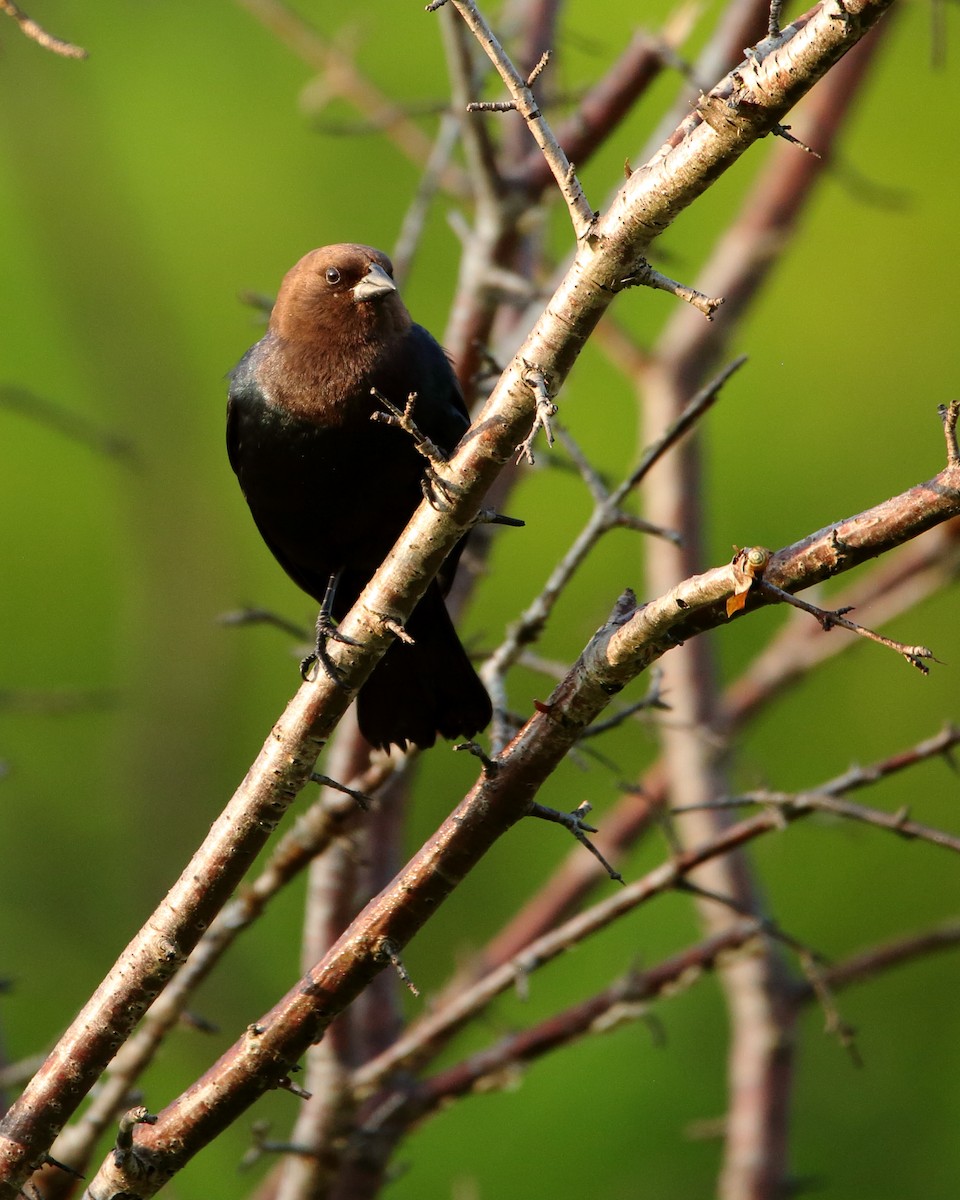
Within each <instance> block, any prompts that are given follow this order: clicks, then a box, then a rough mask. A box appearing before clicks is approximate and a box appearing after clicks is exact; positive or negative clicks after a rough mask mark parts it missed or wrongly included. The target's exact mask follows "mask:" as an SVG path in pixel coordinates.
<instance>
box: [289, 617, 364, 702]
mask: <svg viewBox="0 0 960 1200" xmlns="http://www.w3.org/2000/svg"><path fill="white" fill-rule="evenodd" d="M327 642H339V643H340V644H341V645H342V646H359V645H360V643H359V642H358V641H357V640H356V638H352V637H348V636H347V634H345V633H341V631H340V629H339V627H338V626H337V624H336V622H335V621H334V619H333V617H331V616H330V614H329V613H327V612H324V611H322V610H321V612H320V615H319V616H318V617H317V641H316V645H315V646H314V648H313V650H312V652H311V653H310V654H308V655H307V656H306V658H304V659H302V660H301V662H300V676H301V678H302V679H304V680H307V681H308V682H312V681H313V680H315V679H316V678H317V671H318V669H319V668H320V667H322V668H323V670H324V672H325V673H326V675H327V678H328V679H330V680H331V681H332V682H333V683H335V684H336V685H337V687H343V686H344V682H343V676H342V675H341V674H340V671H339V669H338V668H337V666H336V664H335V663H334V661H333V659H332V658H331V657H330V655H329V654H328V653H327Z"/></svg>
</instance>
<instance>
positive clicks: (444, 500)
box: [420, 466, 463, 513]
mask: <svg viewBox="0 0 960 1200" xmlns="http://www.w3.org/2000/svg"><path fill="white" fill-rule="evenodd" d="M420 490H421V491H422V492H423V495H424V499H425V500H426V501H427V503H428V504H429V505H430V507H431V508H434V509H436V511H437V512H439V513H449V512H450V511H452V509H453V506H454V504H455V502H456V500H457V499H458V498H459V497H460V496H462V495H463V488H462V487H461V486H460V485H459V484H458V483H454V482H453V481H452V480H450V479H444V478H443V476H442V475H441V474H440V473H439V472H438V471H436V470H435V469H434V468H433V467H432V466H428V467H427V468H426V469H425V470H424V472H423V478H422V479H421V480H420Z"/></svg>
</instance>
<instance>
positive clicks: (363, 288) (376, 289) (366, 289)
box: [353, 262, 397, 300]
mask: <svg viewBox="0 0 960 1200" xmlns="http://www.w3.org/2000/svg"><path fill="white" fill-rule="evenodd" d="M396 290H397V285H396V284H395V283H394V282H393V280H392V279H391V278H390V276H389V275H388V274H387V273H386V271H385V270H384V269H383V267H381V266H380V264H379V263H375V262H372V263H371V264H370V269H369V270H368V271H367V273H366V275H364V277H363V278H362V279H361V280H360V282H359V283H358V284H357V285H356V287H355V288H354V289H353V298H354V300H375V299H376V298H377V297H378V296H386V295H387V294H388V292H395V291H396Z"/></svg>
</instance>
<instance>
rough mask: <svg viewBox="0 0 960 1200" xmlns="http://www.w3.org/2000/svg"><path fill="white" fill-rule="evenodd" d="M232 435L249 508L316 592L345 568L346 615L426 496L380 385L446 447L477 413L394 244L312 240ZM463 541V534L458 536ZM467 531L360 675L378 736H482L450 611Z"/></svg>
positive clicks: (360, 707) (472, 680)
mask: <svg viewBox="0 0 960 1200" xmlns="http://www.w3.org/2000/svg"><path fill="white" fill-rule="evenodd" d="M230 378H231V385H230V397H229V401H228V405H227V450H228V453H229V456H230V462H231V465H232V466H233V469H234V471H235V472H236V473H237V477H238V479H239V481H240V486H241V488H242V489H243V494H244V496H245V497H246V499H247V503H248V504H249V506H250V511H251V512H252V514H253V518H254V520H255V521H256V523H257V527H258V529H259V530H260V533H261V535H262V536H263V539H264V541H265V542H266V544H267V546H268V547H269V548H270V550H271V551H272V552H273V554H274V556H275V557H276V559H277V561H278V562H279V563H280V565H281V566H282V567H283V568H284V570H285V571H286V572H287V574H288V575H289V576H290V577H291V579H293V580H294V582H295V583H297V584H298V585H299V586H300V587H301V588H302V589H303V590H304V591H305V592H308V593H309V594H310V595H311V596H313V597H314V599H316V600H317V601H321V602H322V600H323V597H324V593H325V591H326V589H327V584H328V581H329V580H330V578H331V576H335V575H336V576H339V578H338V581H337V587H336V593H335V597H334V600H333V608H332V613H333V616H334V617H335V618H336V619H338V620H339V619H341V618H342V617H343V616H344V614H345V613H346V612H347V611H348V610H349V608H350V607H351V605H352V604H353V603H354V601H355V600H356V598H357V596H358V595H359V594H360V592H361V590H362V589H363V587H364V586H365V585H366V583H367V582H368V581H369V579H370V577H371V576H372V575H373V573H374V571H375V570H376V569H377V567H378V566H379V565H380V563H381V562H382V561H383V559H384V558H385V557H386V554H387V552H388V551H389V550H390V548H391V547H392V546H393V544H394V542H395V541H396V540H397V537H398V536H399V534H400V532H401V531H402V529H403V528H404V526H405V525H406V523H407V521H408V520H409V518H410V516H411V514H412V513H413V510H414V509H415V508H416V506H417V505H418V504H419V502H420V500H421V499H422V492H421V480H422V478H423V474H424V467H425V465H426V464H425V460H424V459H423V457H422V456H421V455H420V454H419V452H418V451H417V449H416V447H415V446H414V444H413V440H412V439H411V437H410V435H409V434H407V433H405V432H404V431H403V430H400V429H398V428H396V427H392V426H389V425H385V424H382V423H379V422H374V421H372V420H371V419H370V418H371V415H372V414H373V413H374V412H375V411H377V410H382V406H381V404H380V402H379V401H378V400H377V399H376V398H375V397H374V395H373V394H372V391H371V389H374V388H375V389H376V390H377V391H378V392H380V393H381V394H382V395H383V396H384V397H386V398H387V399H388V400H390V401H391V402H392V403H393V404H395V405H396V406H397V407H398V408H400V409H403V407H404V404H405V403H406V400H407V396H408V395H409V393H411V392H416V394H417V400H416V404H415V408H414V419H415V421H416V422H417V424H418V426H419V427H420V429H421V430H422V431H423V433H424V434H426V436H427V437H429V438H431V439H432V440H433V441H434V442H435V443H436V444H437V445H438V446H439V447H440V448H441V449H442V450H444V451H448V450H452V449H453V447H454V446H455V445H456V443H457V442H458V441H459V440H460V438H461V437H462V435H463V433H464V432H465V431H466V429H467V426H468V424H469V420H468V416H467V411H466V407H465V405H464V402H463V398H462V396H461V393H460V389H459V386H458V384H457V380H456V376H455V375H454V373H453V370H452V368H451V366H450V363H449V361H448V360H447V357H446V355H445V354H444V352H443V350H442V349H441V348H440V346H439V345H438V344H437V342H436V341H434V339H433V338H432V337H431V336H430V334H429V333H428V332H427V331H426V330H425V329H423V328H422V327H421V326H419V325H416V324H414V323H413V321H412V320H411V318H410V315H409V313H408V312H407V310H406V308H405V307H404V305H403V302H402V300H401V299H400V296H399V294H398V292H397V291H396V287H395V285H394V284H393V280H392V267H391V265H390V260H389V259H388V258H387V257H386V255H385V254H383V253H381V252H380V251H378V250H374V249H372V248H371V247H369V246H360V245H353V244H343V245H336V246H326V247H324V248H322V249H320V250H314V251H312V252H311V253H310V254H308V255H306V257H305V258H303V259H301V260H300V262H298V263H297V264H296V266H295V267H293V268H292V270H291V271H289V272H288V274H287V275H286V277H285V279H284V281H283V285H282V287H281V289H280V293H279V295H278V297H277V302H276V305H275V306H274V309H273V313H272V315H271V319H270V326H269V329H268V331H267V334H266V336H265V337H264V338H262V339H261V341H259V342H258V343H257V344H256V345H255V346H253V347H252V348H251V349H250V350H248V351H247V353H246V354H245V355H244V357H243V358H242V359H241V361H240V362H239V364H238V365H237V367H236V368H235V369H234V371H233V372H232V374H231V377H230ZM461 545H462V543H461ZM458 556H459V547H458V549H457V550H456V551H454V553H453V554H452V555H451V556H450V558H449V559H448V560H447V562H446V563H445V564H444V567H443V569H442V571H441V573H440V575H439V576H438V579H437V580H435V581H434V582H433V583H431V585H430V587H429V588H428V589H427V592H426V594H425V595H424V597H423V599H422V600H421V601H420V603H419V604H418V605H417V607H416V609H415V610H414V611H413V613H412V614H411V616H410V618H409V620H408V621H407V623H406V628H407V631H408V632H409V634H410V635H411V637H413V639H414V644H413V645H406V644H404V643H402V642H399V641H398V642H396V643H394V644H393V645H392V646H391V647H390V649H389V650H388V651H387V653H386V654H385V655H384V657H383V659H382V660H381V661H380V663H379V664H378V665H377V667H376V669H375V670H374V672H373V674H372V675H371V676H370V678H369V679H368V680H367V682H366V684H365V685H364V687H363V688H362V690H361V692H360V695H359V697H358V701H357V716H358V720H359V724H360V730H361V732H362V733H363V735H364V737H365V738H366V739H367V740H368V741H369V742H370V743H371V744H372V745H374V746H381V747H386V746H388V745H390V744H391V743H392V744H396V745H399V746H401V747H402V746H404V745H405V744H406V743H407V742H412V743H413V744H415V745H417V746H421V747H426V746H431V745H433V743H434V741H435V740H436V735H437V734H438V733H439V734H441V735H442V736H443V737H447V738H454V737H462V736H472V735H473V734H474V733H476V732H478V731H479V730H480V729H482V728H483V726H484V725H486V724H487V722H488V721H489V719H490V701H489V698H488V697H487V694H486V692H485V691H484V688H483V685H482V684H481V683H480V680H479V679H478V678H477V675H476V673H475V671H474V669H473V667H472V666H471V664H470V661H469V659H468V658H467V656H466V653H465V652H464V650H463V647H462V646H461V644H460V641H459V639H458V637H457V634H456V631H455V630H454V628H453V625H452V623H451V621H450V618H449V616H448V614H447V610H446V605H445V603H444V600H443V594H444V593H445V592H446V591H447V590H448V588H449V586H450V582H451V580H452V577H453V571H454V569H455V566H456V559H457V557H458Z"/></svg>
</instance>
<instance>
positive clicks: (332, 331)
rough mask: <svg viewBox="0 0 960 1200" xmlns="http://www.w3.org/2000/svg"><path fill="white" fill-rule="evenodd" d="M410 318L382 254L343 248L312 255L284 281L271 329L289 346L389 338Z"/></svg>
mask: <svg viewBox="0 0 960 1200" xmlns="http://www.w3.org/2000/svg"><path fill="white" fill-rule="evenodd" d="M410 323H411V322H410V314H409V313H408V312H407V310H406V308H405V307H404V303H403V301H402V300H401V299H400V293H399V292H398V291H397V285H396V284H395V283H394V282H393V264H392V263H391V262H390V259H389V258H387V256H386V255H385V254H384V253H383V251H382V250H375V249H374V248H373V247H372V246H361V245H357V244H356V243H353V242H342V243H339V244H338V245H335V246H323V247H321V248H320V249H319V250H311V251H310V253H309V254H306V255H304V257H303V258H301V259H300V261H299V262H298V263H297V264H296V265H295V266H294V267H291V269H290V270H289V271H288V272H287V274H286V275H285V276H284V280H283V283H282V285H281V287H280V293H279V295H278V296H277V302H276V304H275V305H274V308H273V314H272V316H271V318H270V328H271V329H272V330H273V332H274V333H276V334H278V335H279V336H280V337H281V338H283V339H284V340H285V341H287V342H293V343H298V342H299V343H304V344H306V343H310V342H316V341H323V340H325V339H326V338H327V337H330V336H334V337H336V338H337V339H339V340H344V339H349V340H354V339H356V340H358V341H364V340H372V339H378V340H379V339H382V338H389V337H390V336H391V335H392V334H397V333H403V332H405V331H406V330H407V329H409V327H410Z"/></svg>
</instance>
